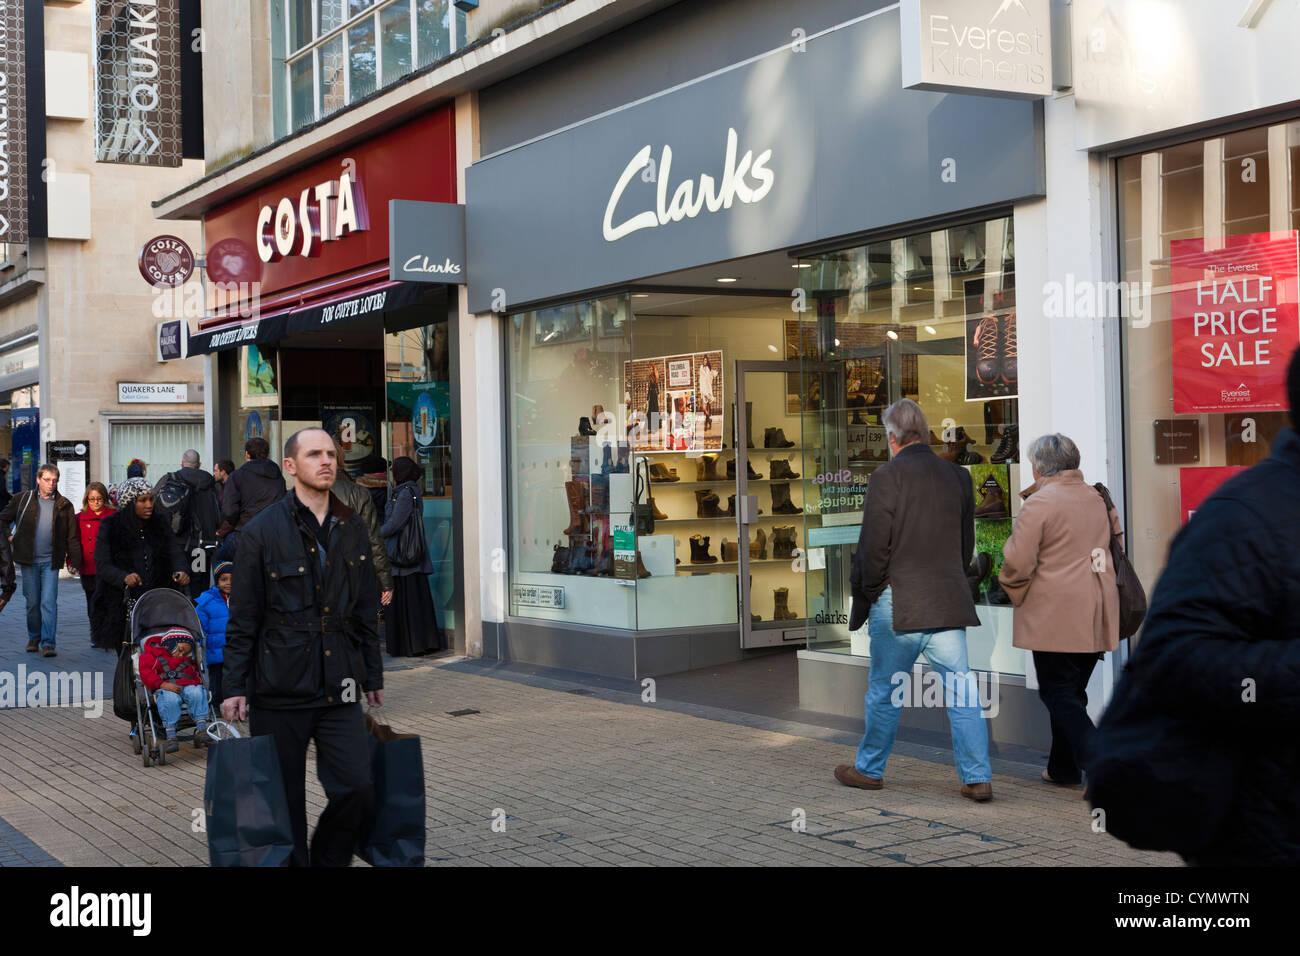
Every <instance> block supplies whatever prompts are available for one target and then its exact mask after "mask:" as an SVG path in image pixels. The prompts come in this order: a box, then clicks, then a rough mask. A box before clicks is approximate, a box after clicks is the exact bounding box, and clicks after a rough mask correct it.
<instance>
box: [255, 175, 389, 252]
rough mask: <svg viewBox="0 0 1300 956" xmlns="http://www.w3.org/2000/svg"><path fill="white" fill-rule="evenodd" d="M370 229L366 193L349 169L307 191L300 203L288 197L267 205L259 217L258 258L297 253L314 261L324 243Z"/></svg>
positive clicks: (305, 190)
mask: <svg viewBox="0 0 1300 956" xmlns="http://www.w3.org/2000/svg"><path fill="white" fill-rule="evenodd" d="M369 228H370V217H369V216H368V215H367V212H366V200H365V194H364V193H363V192H362V191H361V185H360V183H354V182H353V181H352V176H351V174H349V173H348V172H347V171H346V170H345V171H343V172H342V173H340V174H339V177H338V179H337V180H334V179H329V180H326V181H325V182H323V183H318V184H317V185H316V186H313V187H307V188H304V189H303V190H302V192H301V193H299V194H298V199H297V202H296V203H295V202H294V200H293V199H291V198H290V197H288V196H285V197H283V198H282V199H281V200H280V201H279V202H278V203H276V205H275V207H274V208H272V207H271V206H263V207H262V209H261V211H260V212H259V213H258V214H257V257H258V258H259V259H261V260H262V261H263V262H276V261H277V260H279V259H283V258H284V257H285V256H290V255H295V254H296V255H299V256H303V257H304V258H310V257H311V256H317V255H320V251H321V243H324V242H338V241H339V240H340V239H342V238H343V237H344V236H346V235H348V234H349V233H353V232H364V231H365V230H367V229H369Z"/></svg>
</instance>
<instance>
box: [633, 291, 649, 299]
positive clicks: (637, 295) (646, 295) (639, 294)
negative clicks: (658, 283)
mask: <svg viewBox="0 0 1300 956" xmlns="http://www.w3.org/2000/svg"><path fill="white" fill-rule="evenodd" d="M632 298H634V299H648V298H650V293H649V292H633V293H632Z"/></svg>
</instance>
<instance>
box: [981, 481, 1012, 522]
mask: <svg viewBox="0 0 1300 956" xmlns="http://www.w3.org/2000/svg"><path fill="white" fill-rule="evenodd" d="M975 517H976V518H1006V517H1008V514H1007V500H1006V498H1004V497H1003V496H1002V488H1001V487H1000V486H992V485H991V486H989V487H987V488H983V487H981V488H980V503H979V504H978V505H976V506H975Z"/></svg>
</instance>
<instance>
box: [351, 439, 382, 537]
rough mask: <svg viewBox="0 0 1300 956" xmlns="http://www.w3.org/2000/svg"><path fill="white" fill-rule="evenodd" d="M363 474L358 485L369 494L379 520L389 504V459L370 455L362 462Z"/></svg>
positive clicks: (358, 480)
mask: <svg viewBox="0 0 1300 956" xmlns="http://www.w3.org/2000/svg"><path fill="white" fill-rule="evenodd" d="M361 472H362V474H361V477H360V478H358V479H357V484H358V485H360V486H361V487H362V488H364V489H366V491H367V492H369V494H370V502H371V504H373V505H374V507H375V516H376V517H377V518H378V516H380V515H382V514H383V513H384V506H385V505H386V504H388V459H387V458H384V457H383V456H382V455H369V456H367V457H366V459H365V460H364V461H362V462H361ZM381 540H382V539H381Z"/></svg>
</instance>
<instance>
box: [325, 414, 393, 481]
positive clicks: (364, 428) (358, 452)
mask: <svg viewBox="0 0 1300 956" xmlns="http://www.w3.org/2000/svg"><path fill="white" fill-rule="evenodd" d="M321 427H322V428H324V429H325V430H326V431H327V432H329V433H330V436H331V437H332V438H333V439H334V440H335V441H337V442H338V443H339V444H340V445H342V446H343V467H345V468H346V469H347V472H348V474H349V475H351V476H352V477H353V478H356V477H357V476H359V475H361V474H364V473H365V468H364V467H363V463H364V462H365V460H366V459H367V458H369V457H370V456H371V455H375V454H378V453H379V436H378V434H377V433H376V431H375V406H373V405H329V404H325V405H322V406H321Z"/></svg>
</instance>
